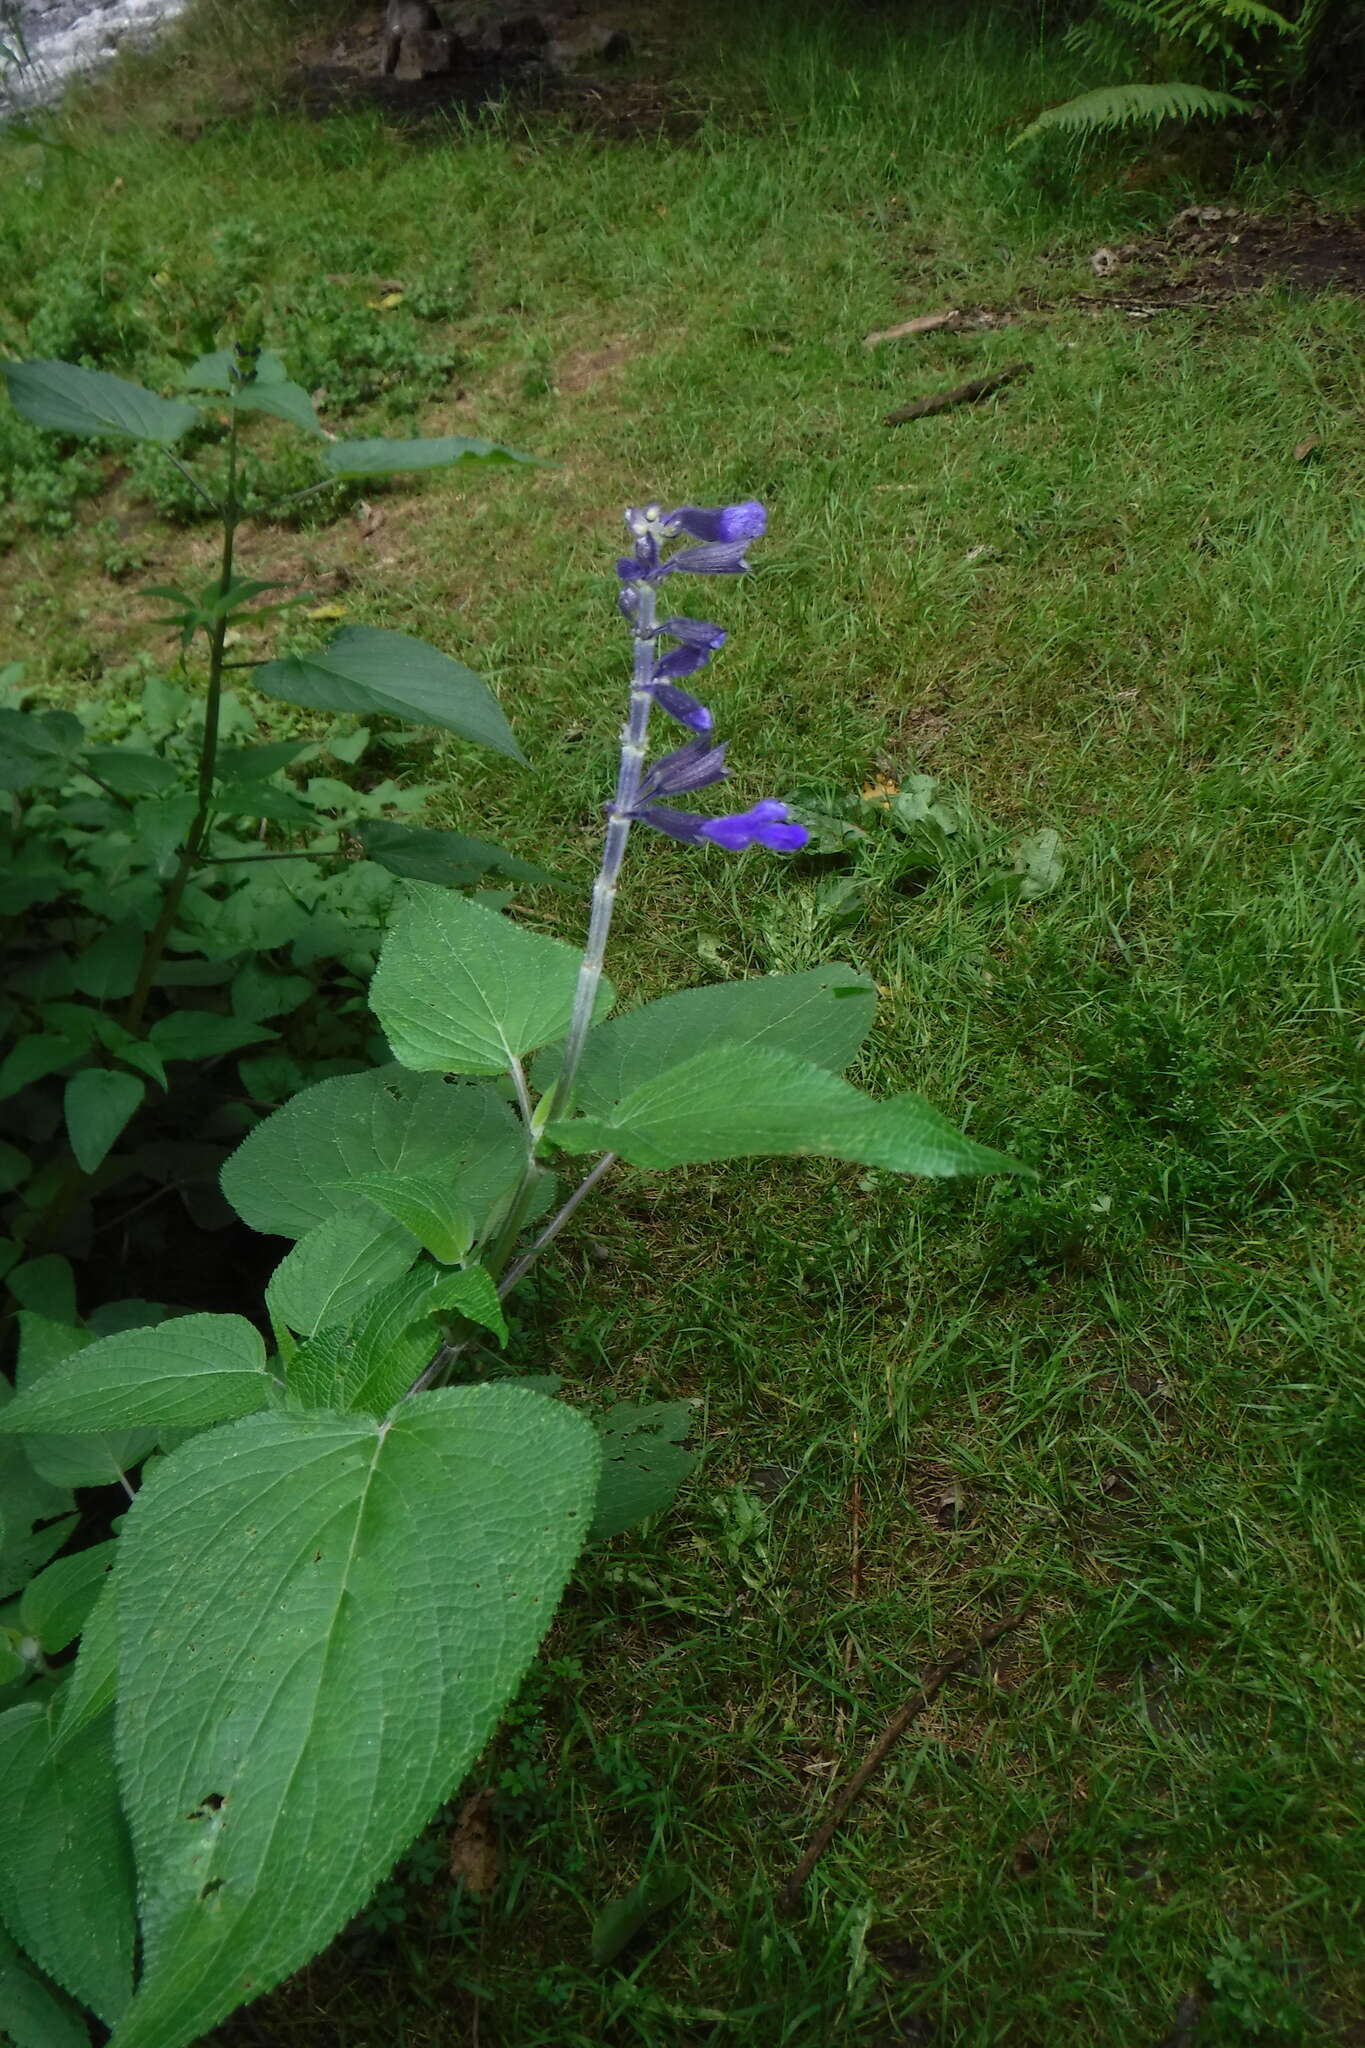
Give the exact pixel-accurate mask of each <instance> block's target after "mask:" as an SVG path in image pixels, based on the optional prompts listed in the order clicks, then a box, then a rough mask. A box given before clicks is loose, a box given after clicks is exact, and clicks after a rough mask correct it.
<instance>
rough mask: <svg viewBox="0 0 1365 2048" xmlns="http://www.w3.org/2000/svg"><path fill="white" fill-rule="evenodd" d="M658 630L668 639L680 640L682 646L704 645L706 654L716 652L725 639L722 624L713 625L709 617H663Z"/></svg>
mask: <svg viewBox="0 0 1365 2048" xmlns="http://www.w3.org/2000/svg"><path fill="white" fill-rule="evenodd" d="M659 631H660V632H661V633H666V634H667V635H668V637H669V639H670V640H681V641H682V643H683V645H684V647H704V648H705V649H706V652H707V653H708V654H715V653H717V652H718V651H719V650H720V649H721V648H722V647H723V646H724V645H725V641H726V632H725V628H724V626H713V625H712V624H711V622H710V620H709V619H665V620H664V622H663V624H662V625H661V626H660V628H659Z"/></svg>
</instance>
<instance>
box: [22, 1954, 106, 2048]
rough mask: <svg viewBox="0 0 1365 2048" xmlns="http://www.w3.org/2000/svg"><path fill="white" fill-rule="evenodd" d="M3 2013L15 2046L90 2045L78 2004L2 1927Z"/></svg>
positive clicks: (87, 2047)
mask: <svg viewBox="0 0 1365 2048" xmlns="http://www.w3.org/2000/svg"><path fill="white" fill-rule="evenodd" d="M0 2014H3V2015H4V2024H5V2038H6V2040H7V2041H12V2042H13V2044H14V2048H90V2036H89V2034H88V2033H87V2032H86V2029H85V2027H84V2025H83V2023H82V2021H81V2017H80V2014H79V2013H78V2012H77V2011H76V2009H75V2007H74V2006H72V2005H70V2004H68V2002H67V2000H66V1999H65V1998H64V1997H63V1995H62V1993H61V1992H60V1991H57V1990H55V1989H54V1988H53V1986H52V1985H50V1984H45V1983H44V1982H43V1980H42V1978H41V1977H40V1976H39V1975H38V1972H37V1971H36V1970H35V1969H34V1968H33V1966H32V1965H31V1964H30V1962H29V1960H28V1958H27V1956H25V1955H23V1954H21V1952H20V1951H19V1950H18V1949H17V1948H16V1947H15V1945H14V1943H13V1942H12V1941H11V1940H10V1938H9V1936H8V1935H7V1934H6V1933H5V1930H4V1928H3V1927H0Z"/></svg>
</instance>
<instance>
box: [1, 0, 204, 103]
mask: <svg viewBox="0 0 1365 2048" xmlns="http://www.w3.org/2000/svg"><path fill="white" fill-rule="evenodd" d="M183 5H184V0H9V4H8V5H5V4H3V0H0V43H9V42H10V41H11V40H12V36H11V35H7V34H6V32H5V26H4V24H5V23H6V22H7V21H8V20H9V19H11V18H17V22H18V28H19V35H20V39H21V42H22V47H23V53H24V57H25V61H24V62H23V64H22V65H21V67H20V68H19V70H18V72H17V74H16V73H14V72H13V71H9V70H7V69H5V68H4V66H3V59H2V58H0V107H2V106H3V101H4V98H5V97H6V96H7V97H8V98H9V99H11V100H13V101H18V102H20V103H29V104H32V103H35V102H39V101H43V100H50V99H54V98H55V97H56V96H57V94H58V93H59V92H60V91H61V88H62V85H63V84H64V82H65V81H66V80H67V79H68V78H70V77H71V76H72V75H73V74H74V73H76V72H85V71H92V70H97V69H98V68H99V66H100V65H101V64H106V63H108V61H109V59H110V58H111V57H112V56H113V55H114V54H115V52H116V51H117V50H118V49H119V48H120V47H121V46H122V45H123V44H124V43H127V42H130V41H137V42H147V41H149V40H150V39H151V38H152V37H153V36H154V35H155V34H156V32H157V30H158V29H159V28H160V27H161V26H162V24H163V23H164V22H167V21H170V20H171V19H172V17H173V16H175V15H177V14H178V13H179V12H180V9H181V7H182V6H183Z"/></svg>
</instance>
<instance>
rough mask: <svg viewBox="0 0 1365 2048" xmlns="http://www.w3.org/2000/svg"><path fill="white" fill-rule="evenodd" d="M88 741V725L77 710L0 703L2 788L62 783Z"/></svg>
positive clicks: (9, 788) (30, 787)
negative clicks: (33, 708)
mask: <svg viewBox="0 0 1365 2048" xmlns="http://www.w3.org/2000/svg"><path fill="white" fill-rule="evenodd" d="M84 741H85V728H84V726H83V725H82V724H81V722H80V720H79V718H77V717H76V716H75V714H74V712H71V711H15V710H14V709H13V707H12V706H9V705H5V706H0V789H7V790H11V791H18V790H21V789H32V788H33V787H34V786H35V785H41V784H43V783H47V784H49V785H50V784H52V783H59V782H62V781H63V780H64V779H65V777H66V774H67V772H68V770H69V769H70V767H71V765H72V763H73V762H74V760H75V758H76V755H77V754H78V753H79V752H80V750H81V747H82V746H83V744H84Z"/></svg>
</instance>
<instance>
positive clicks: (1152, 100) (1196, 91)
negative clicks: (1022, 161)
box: [1010, 81, 1251, 149]
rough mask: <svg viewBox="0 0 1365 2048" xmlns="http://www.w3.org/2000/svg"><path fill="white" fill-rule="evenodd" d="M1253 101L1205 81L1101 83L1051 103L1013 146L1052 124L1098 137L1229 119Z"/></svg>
mask: <svg viewBox="0 0 1365 2048" xmlns="http://www.w3.org/2000/svg"><path fill="white" fill-rule="evenodd" d="M1250 112H1251V102H1250V101H1249V100H1239V99H1237V98H1236V97H1235V96H1234V95H1233V94H1232V93H1230V92H1208V91H1206V90H1205V88H1204V87H1203V86H1202V85H1184V84H1181V83H1179V82H1178V81H1175V82H1172V83H1171V84H1169V85H1102V86H1098V87H1097V88H1096V89H1095V90H1094V91H1093V92H1083V93H1079V94H1078V95H1077V97H1076V98H1075V99H1074V100H1066V101H1065V102H1064V103H1063V104H1062V105H1061V106H1059V107H1046V108H1045V109H1044V110H1043V112H1042V113H1041V114H1039V116H1038V118H1037V120H1035V121H1030V122H1029V124H1028V127H1027V128H1025V129H1024V131H1023V133H1022V134H1020V135H1016V136H1015V138H1014V140H1013V142H1012V143H1011V144H1010V148H1011V149H1018V147H1019V145H1020V143H1022V142H1031V141H1032V140H1033V138H1034V136H1035V135H1042V134H1045V133H1046V132H1047V131H1048V130H1049V129H1053V128H1070V129H1073V130H1075V131H1076V132H1077V133H1078V134H1082V135H1097V134H1101V133H1103V132H1105V131H1107V130H1109V129H1113V128H1137V127H1144V128H1155V127H1156V126H1158V124H1159V123H1160V122H1162V121H1194V120H1198V119H1199V118H1201V117H1206V118H1207V119H1209V120H1214V121H1222V120H1226V119H1227V118H1228V116H1229V115H1231V114H1249V113H1250Z"/></svg>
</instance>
